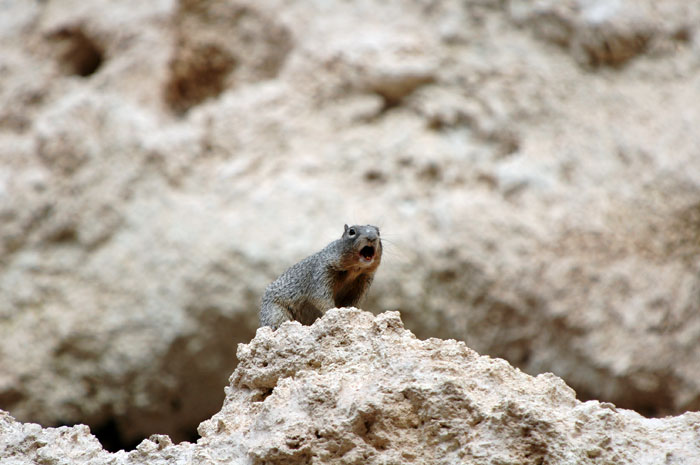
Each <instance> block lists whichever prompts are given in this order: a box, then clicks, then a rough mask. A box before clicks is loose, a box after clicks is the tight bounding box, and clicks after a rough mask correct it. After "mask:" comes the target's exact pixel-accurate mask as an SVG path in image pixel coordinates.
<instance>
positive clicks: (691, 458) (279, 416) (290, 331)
mask: <svg viewBox="0 0 700 465" xmlns="http://www.w3.org/2000/svg"><path fill="white" fill-rule="evenodd" d="M237 355H238V358H239V360H240V362H239V364H238V367H237V368H236V370H235V371H234V373H233V374H232V375H231V377H230V380H229V381H230V384H229V386H227V387H226V398H225V401H224V405H223V407H222V409H221V411H220V412H219V413H217V414H215V415H214V416H213V417H212V418H211V419H209V420H207V421H204V422H203V423H201V425H200V427H199V430H198V431H199V433H200V435H201V438H200V439H199V440H198V441H197V442H196V443H188V442H182V443H180V444H173V443H172V441H171V440H170V438H169V437H168V436H165V435H153V436H151V437H150V438H149V439H146V440H144V441H143V442H141V444H139V446H138V447H137V448H136V449H135V450H133V451H130V452H126V451H119V452H116V453H110V452H107V451H105V450H104V449H102V447H101V445H100V444H99V441H98V440H97V439H96V438H95V437H94V436H92V435H91V434H90V432H89V428H87V427H86V426H84V425H77V426H73V427H60V428H41V427H40V426H38V425H35V424H30V423H20V422H18V421H16V420H14V419H13V418H12V417H11V416H10V415H9V414H8V413H5V412H2V413H0V460H1V461H2V463H3V464H9V465H24V464H29V463H42V464H55V465H62V464H69V463H70V464H78V465H79V464H83V463H85V464H87V463H90V464H110V465H132V464H133V465H135V464H146V463H148V464H161V463H162V464H167V463H198V464H199V463H201V464H223V463H236V464H238V463H240V464H296V463H299V464H302V463H304V464H306V463H308V464H312V463H329V464H361V463H362V464H390V463H415V464H455V463H470V464H496V463H498V464H543V463H547V464H574V463H576V464H588V463H590V464H593V463H618V464H619V463H630V464H632V463H634V464H647V463H648V464H652V463H679V464H680V463H698V461H700V414H699V413H697V412H689V413H685V414H683V415H680V416H677V417H667V418H663V419H648V418H644V417H642V416H641V415H639V414H638V413H636V412H633V411H630V410H624V409H618V408H616V407H615V406H614V405H613V404H610V403H600V402H598V401H588V402H581V401H579V400H577V399H576V393H575V392H574V391H573V390H572V389H571V388H569V387H568V386H567V385H566V384H565V383H564V382H563V381H562V380H561V379H560V378H558V377H556V376H554V375H552V374H550V373H545V374H541V375H538V376H536V377H532V376H530V375H527V374H525V373H523V372H522V371H520V370H519V369H517V368H513V367H512V366H511V365H509V364H508V363H507V362H506V361H504V360H502V359H494V358H490V357H488V356H481V355H479V354H478V353H476V352H475V351H473V350H472V349H470V348H468V347H467V346H466V345H465V344H464V343H463V342H459V341H455V340H440V339H435V338H431V339H426V340H419V339H417V338H416V337H415V336H414V335H413V334H412V333H411V332H410V331H408V330H406V329H404V327H403V323H402V321H401V318H400V315H399V313H398V312H386V313H382V314H380V315H378V316H374V315H372V314H371V313H368V312H364V311H362V310H359V309H356V308H349V309H332V310H330V311H329V312H328V313H327V314H326V315H325V317H324V318H322V319H320V320H318V321H317V322H316V323H315V324H314V325H311V326H302V325H300V324H299V323H297V322H290V323H285V324H284V325H283V326H282V327H281V328H280V329H279V330H278V331H276V332H273V331H271V330H270V329H269V328H260V329H259V330H258V331H257V334H256V336H255V338H254V339H253V340H252V341H250V343H249V344H240V345H239V348H238V354H237Z"/></svg>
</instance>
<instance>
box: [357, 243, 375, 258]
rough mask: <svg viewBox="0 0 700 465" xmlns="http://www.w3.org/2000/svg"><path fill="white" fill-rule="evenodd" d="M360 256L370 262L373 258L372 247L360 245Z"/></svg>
mask: <svg viewBox="0 0 700 465" xmlns="http://www.w3.org/2000/svg"><path fill="white" fill-rule="evenodd" d="M360 257H361V258H362V259H363V260H364V261H366V262H371V261H372V259H373V258H374V247H372V246H371V245H366V246H364V247H362V249H361V250H360Z"/></svg>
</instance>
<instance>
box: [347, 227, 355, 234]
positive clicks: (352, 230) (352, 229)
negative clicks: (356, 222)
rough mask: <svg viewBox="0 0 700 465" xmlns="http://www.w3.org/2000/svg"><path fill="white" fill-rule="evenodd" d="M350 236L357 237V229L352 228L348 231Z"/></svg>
mask: <svg viewBox="0 0 700 465" xmlns="http://www.w3.org/2000/svg"><path fill="white" fill-rule="evenodd" d="M348 235H349V236H354V235H355V228H350V229H348Z"/></svg>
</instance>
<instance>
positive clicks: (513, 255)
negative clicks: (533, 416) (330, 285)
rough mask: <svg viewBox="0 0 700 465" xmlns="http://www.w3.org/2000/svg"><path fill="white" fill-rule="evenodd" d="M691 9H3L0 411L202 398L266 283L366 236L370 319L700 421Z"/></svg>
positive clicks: (248, 0)
mask: <svg viewBox="0 0 700 465" xmlns="http://www.w3.org/2000/svg"><path fill="white" fill-rule="evenodd" d="M699 25H700V8H697V5H696V2H691V1H687V0H563V1H555V0H542V1H525V0H469V1H452V0H431V1H428V0H411V1H406V0H388V1H386V0H362V1H355V2H344V1H341V0H327V1H323V2H308V1H297V0H293V1H287V0H285V1H282V0H222V1H217V0H180V1H174V0H159V1H153V2H140V1H135V0H129V1H120V2H111V1H108V0H94V1H90V2H82V1H76V0H47V1H41V2H38V1H25V0H6V1H4V2H3V3H2V14H1V15H0V367H2V368H1V369H0V408H3V409H6V410H9V411H10V412H11V413H12V414H13V415H15V416H16V417H17V418H18V419H20V420H22V421H33V422H39V423H41V424H43V425H45V426H48V425H60V424H73V423H76V422H81V423H87V424H90V425H92V427H93V431H99V430H100V429H102V428H106V429H108V430H111V431H113V432H116V434H117V435H119V436H121V438H122V439H123V441H125V442H127V443H128V442H134V441H136V442H138V441H139V440H140V439H141V438H143V437H144V436H147V435H149V434H152V433H156V432H159V433H167V434H170V435H171V436H172V437H173V439H174V440H178V441H179V440H182V439H185V438H188V437H190V436H191V435H193V434H194V428H195V426H196V424H198V423H199V421H201V420H202V419H204V418H207V417H209V416H210V415H211V414H212V413H214V412H215V411H216V410H217V409H218V408H219V406H220V405H221V399H222V397H221V386H222V385H223V384H224V383H225V379H226V377H227V376H228V374H229V373H230V372H231V370H232V369H233V368H234V366H235V359H234V358H233V357H232V356H231V355H232V353H233V352H234V350H235V346H236V343H238V342H244V341H248V340H249V339H250V338H251V337H252V335H253V333H254V331H255V328H256V327H257V316H256V309H257V306H258V302H259V297H260V295H261V293H262V291H263V289H264V287H265V285H266V284H267V283H269V282H270V281H271V280H272V279H273V278H274V277H275V276H277V275H278V274H280V273H281V272H283V271H284V270H285V269H286V268H287V267H288V266H290V265H291V264H293V263H294V262H296V261H298V260H299V259H301V258H303V257H304V256H306V255H309V254H310V253H313V252H315V251H317V250H319V249H320V248H322V247H323V246H324V245H325V244H327V243H328V242H330V241H331V240H333V239H335V238H336V237H339V236H340V233H341V232H342V224H343V223H345V222H347V223H355V222H357V223H373V224H378V225H379V226H380V227H381V230H382V235H383V238H384V241H385V245H386V252H385V255H384V259H383V263H382V266H381V268H380V269H379V271H378V275H377V279H376V281H375V284H374V286H373V289H372V290H371V291H370V295H369V299H368V300H367V302H366V303H365V305H364V306H365V307H366V308H368V309H370V310H373V311H381V310H383V309H399V310H400V311H401V313H402V315H403V317H404V320H405V322H406V325H407V327H409V328H411V329H412V330H413V331H414V332H415V333H416V334H417V335H418V336H419V337H421V338H427V337H432V336H439V337H442V338H455V339H458V340H464V341H466V342H467V344H469V346H470V347H474V348H475V349H476V350H478V351H479V352H481V353H487V354H490V355H493V356H499V357H503V358H506V359H507V360H509V361H510V362H511V363H513V364H514V365H516V366H518V367H520V368H522V369H523V370H524V371H526V372H529V373H532V374H536V373H541V372H545V371H551V372H554V373H555V374H557V375H559V376H562V377H563V378H564V379H565V380H566V381H567V382H568V383H569V384H570V385H571V386H572V387H574V388H575V389H576V390H577V392H578V393H579V395H580V396H581V397H582V398H597V399H601V400H608V401H613V402H615V403H616V404H617V405H619V406H624V407H629V408H635V409H637V410H639V411H641V412H643V413H645V414H651V415H660V414H665V413H671V412H673V413H680V412H683V411H685V410H697V409H699V408H700V342H699V341H700V131H698V129H697V128H698V127H700V101H699V98H700V97H699V95H700V91H699V90H700V29H699V28H700V26H699Z"/></svg>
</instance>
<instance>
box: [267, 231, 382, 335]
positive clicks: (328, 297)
mask: <svg viewBox="0 0 700 465" xmlns="http://www.w3.org/2000/svg"><path fill="white" fill-rule="evenodd" d="M353 232H354V234H351V233H353ZM366 245H370V246H374V248H375V255H374V258H373V260H372V261H371V263H365V262H364V261H363V260H362V259H361V257H360V250H361V249H362V248H363V247H364V246H366ZM381 257H382V241H381V239H380V238H379V229H378V228H377V227H376V226H371V225H366V226H358V225H354V226H351V227H348V226H347V225H345V230H344V232H343V235H342V237H341V238H340V239H338V240H335V241H333V242H331V243H330V244H328V245H327V246H326V247H325V248H323V249H322V250H321V251H319V252H317V253H315V254H313V255H311V256H309V257H306V258H305V259H303V260H302V261H300V262H299V263H297V264H295V265H293V266H292V267H291V268H289V269H288V270H287V271H285V272H284V273H283V274H282V275H281V276H280V277H279V278H277V279H276V280H275V281H273V282H272V283H271V284H270V285H269V286H267V289H265V294H264V295H263V297H262V305H261V307H260V325H261V326H270V327H272V329H277V328H278V327H279V326H280V325H281V324H282V323H284V322H285V321H290V320H296V321H299V322H300V323H301V324H305V325H310V324H311V323H313V322H314V321H315V320H316V319H317V318H319V317H320V316H322V315H323V314H324V313H326V310H328V309H329V308H333V307H351V306H356V305H357V304H358V303H359V302H360V301H361V300H362V298H363V297H364V296H365V294H367V291H368V290H369V287H370V285H371V284H372V279H373V278H374V273H375V271H376V270H377V267H378V266H379V263H380V262H381Z"/></svg>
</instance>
